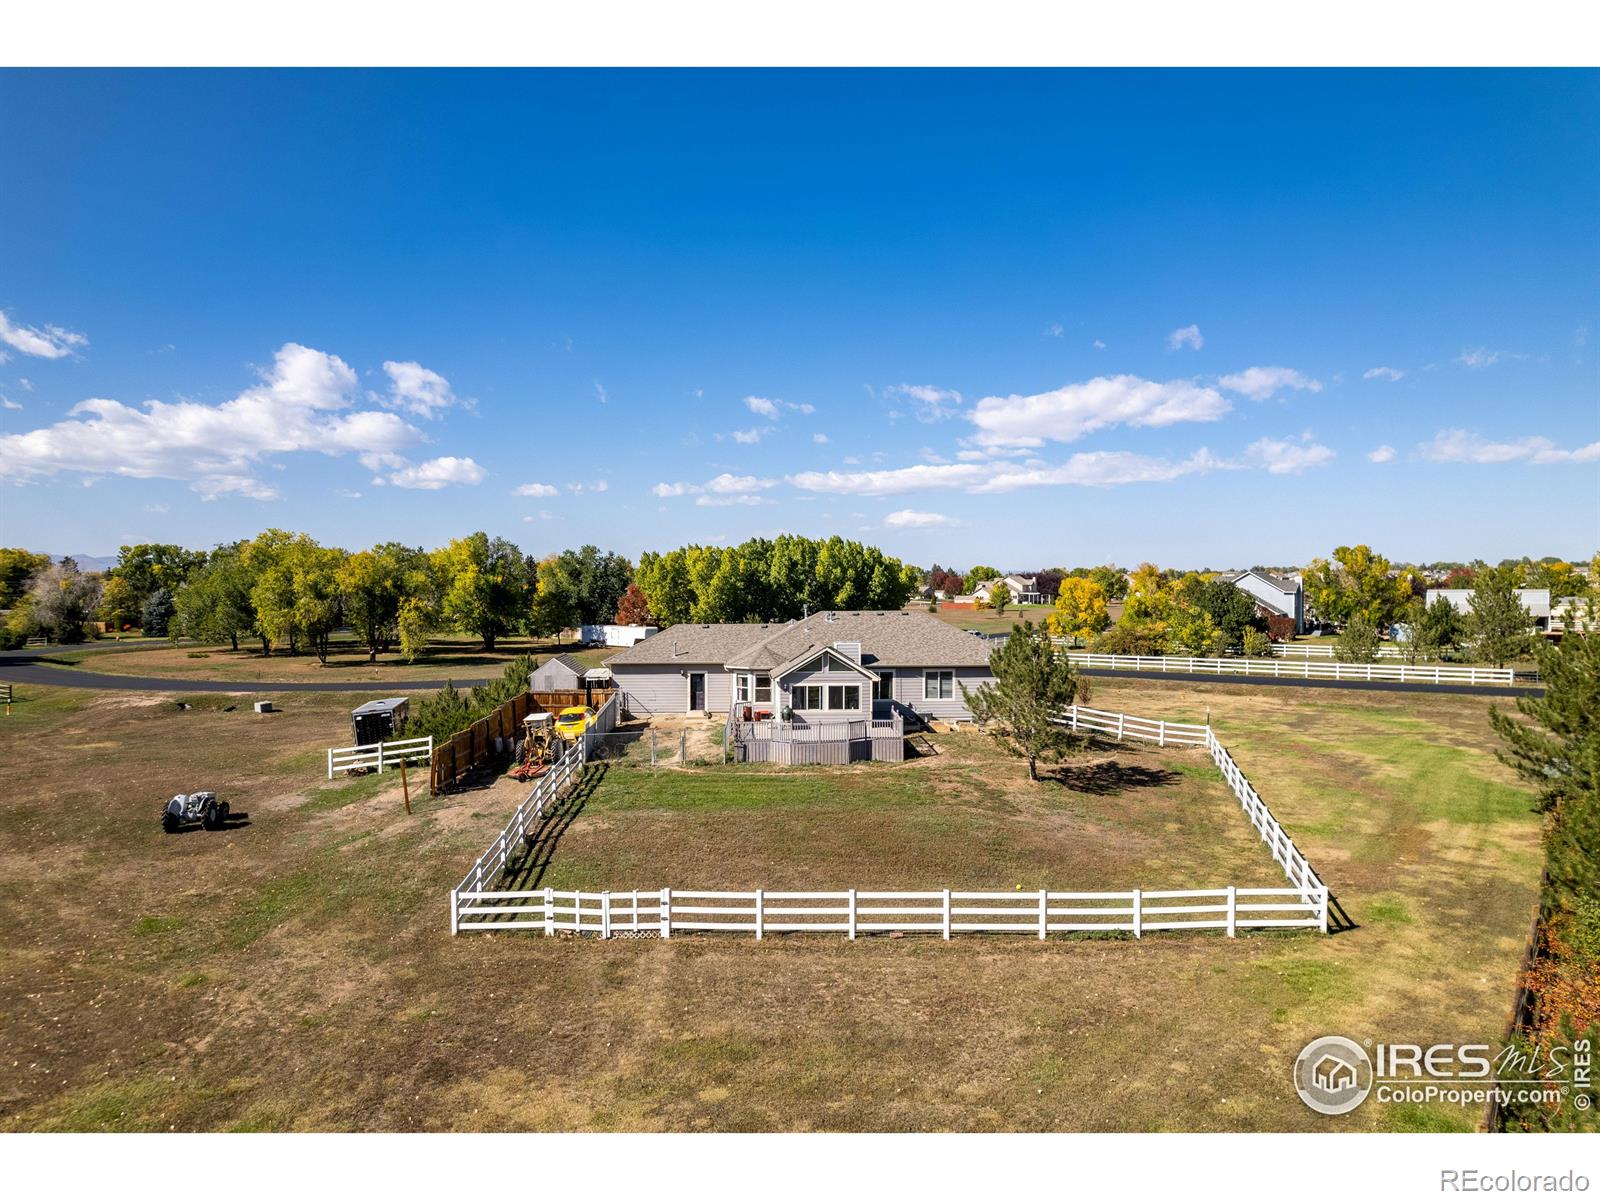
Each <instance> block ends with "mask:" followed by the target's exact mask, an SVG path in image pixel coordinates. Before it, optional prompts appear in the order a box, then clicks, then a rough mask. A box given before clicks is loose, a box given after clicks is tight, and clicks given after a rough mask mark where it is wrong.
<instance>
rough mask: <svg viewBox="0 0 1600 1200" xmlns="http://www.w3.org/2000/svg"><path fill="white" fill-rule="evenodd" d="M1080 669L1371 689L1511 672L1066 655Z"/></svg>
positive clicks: (1497, 677)
mask: <svg viewBox="0 0 1600 1200" xmlns="http://www.w3.org/2000/svg"><path fill="white" fill-rule="evenodd" d="M1067 657H1068V658H1069V659H1071V660H1072V661H1073V662H1074V663H1076V664H1077V665H1078V666H1080V667H1088V668H1089V669H1091V670H1101V671H1174V672H1180V673H1182V674H1185V675H1266V676H1271V677H1273V678H1276V679H1342V680H1361V681H1365V682H1368V683H1371V682H1372V681H1374V680H1386V681H1390V682H1394V683H1495V684H1509V683H1511V682H1512V679H1513V672H1512V670H1511V668H1510V667H1456V666H1437V665H1430V666H1408V665H1406V664H1404V663H1346V662H1320V661H1313V660H1311V659H1304V660H1295V659H1285V658H1179V657H1176V656H1174V655H1168V654H1163V655H1155V654H1089V653H1080V652H1075V651H1069V652H1068V654H1067Z"/></svg>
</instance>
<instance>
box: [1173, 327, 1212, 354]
mask: <svg viewBox="0 0 1600 1200" xmlns="http://www.w3.org/2000/svg"><path fill="white" fill-rule="evenodd" d="M1205 344H1206V339H1205V338H1204V337H1202V336H1201V335H1200V326H1198V325H1185V326H1184V327H1183V328H1182V329H1174V330H1173V331H1172V332H1171V333H1169V334H1167V349H1168V350H1182V349H1183V348H1184V347H1185V346H1187V347H1189V349H1191V350H1198V349H1200V347H1201V346H1204V345H1205Z"/></svg>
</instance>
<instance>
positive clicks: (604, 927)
mask: <svg viewBox="0 0 1600 1200" xmlns="http://www.w3.org/2000/svg"><path fill="white" fill-rule="evenodd" d="M610 936H611V893H610V892H601V893H600V937H601V940H604V939H606V938H609V937H610Z"/></svg>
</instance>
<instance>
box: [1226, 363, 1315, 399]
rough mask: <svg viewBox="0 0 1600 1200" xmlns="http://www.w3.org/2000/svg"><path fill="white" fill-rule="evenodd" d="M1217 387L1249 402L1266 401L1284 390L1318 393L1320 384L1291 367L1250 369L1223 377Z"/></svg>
mask: <svg viewBox="0 0 1600 1200" xmlns="http://www.w3.org/2000/svg"><path fill="white" fill-rule="evenodd" d="M1217 386H1218V387H1221V388H1223V389H1225V390H1227V391H1230V392H1235V393H1237V394H1238V395H1241V396H1244V397H1246V398H1248V399H1250V400H1267V399H1270V398H1271V397H1272V396H1273V395H1274V394H1275V393H1277V392H1280V391H1282V390H1283V389H1285V388H1293V389H1294V390H1296V391H1303V392H1320V391H1321V390H1322V384H1321V383H1319V382H1318V381H1317V380H1315V379H1311V378H1309V377H1307V376H1305V375H1302V374H1301V373H1300V372H1299V371H1296V370H1294V369H1293V368H1292V367H1250V368H1248V369H1246V370H1243V371H1240V372H1238V373H1237V374H1234V375H1224V376H1223V377H1222V378H1221V379H1219V380H1217Z"/></svg>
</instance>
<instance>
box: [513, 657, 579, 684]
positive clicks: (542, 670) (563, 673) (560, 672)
mask: <svg viewBox="0 0 1600 1200" xmlns="http://www.w3.org/2000/svg"><path fill="white" fill-rule="evenodd" d="M588 669H589V668H588V667H586V666H584V665H583V664H582V663H581V662H579V661H578V660H577V659H575V658H573V657H572V656H571V655H570V654H556V655H553V656H551V657H550V658H547V659H545V660H544V662H542V663H540V664H539V665H538V666H537V667H535V668H534V670H533V673H532V674H531V675H529V676H528V690H529V691H530V692H571V691H579V690H582V688H583V676H584V673H585V672H587V671H588Z"/></svg>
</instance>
